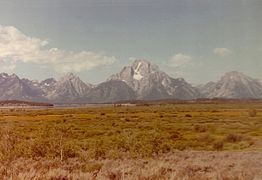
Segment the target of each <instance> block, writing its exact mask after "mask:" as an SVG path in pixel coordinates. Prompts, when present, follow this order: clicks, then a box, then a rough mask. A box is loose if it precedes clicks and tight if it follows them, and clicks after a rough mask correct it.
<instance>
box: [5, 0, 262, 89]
mask: <svg viewBox="0 0 262 180" xmlns="http://www.w3.org/2000/svg"><path fill="white" fill-rule="evenodd" d="M0 25H2V26H3V27H8V26H14V27H15V28H16V29H17V30H19V32H21V33H23V34H24V35H26V36H27V37H35V38H38V39H41V40H47V41H48V42H49V43H48V45H46V46H44V47H42V48H43V49H51V48H58V49H60V50H61V51H63V52H64V51H66V52H69V51H74V52H75V53H78V52H81V51H86V52H89V51H90V52H95V53H102V54H103V55H104V56H106V57H105V58H107V59H106V62H108V61H110V60H112V58H113V59H114V61H112V62H111V61H110V62H111V63H100V64H99V65H96V66H94V67H92V68H90V66H89V64H88V63H90V62H92V61H99V60H100V59H101V58H100V59H99V58H97V59H92V57H93V55H92V56H88V58H90V59H89V60H87V61H86V62H82V61H83V60H81V62H82V63H85V65H86V66H87V68H83V69H81V68H79V67H78V66H77V65H76V63H78V59H77V60H74V58H72V56H70V57H69V58H68V59H70V58H72V61H75V62H74V63H75V64H74V65H75V66H76V68H75V69H73V70H75V73H76V74H78V75H79V76H80V77H81V78H82V79H83V80H85V81H87V82H90V83H99V82H102V81H104V80H105V79H106V78H107V77H108V76H109V75H111V74H113V73H115V72H118V71H120V69H121V68H122V66H124V65H128V64H130V63H131V62H132V61H131V60H130V58H131V59H133V58H139V59H147V60H149V61H152V62H153V63H156V64H157V65H159V66H160V68H161V69H163V70H164V71H166V72H167V73H168V74H170V75H171V76H173V77H180V76H182V77H184V78H185V79H186V80H187V81H189V82H191V83H195V84H198V83H205V82H207V81H210V80H216V79H218V78H219V77H220V76H221V75H222V74H223V73H225V72H227V71H232V70H238V71H241V72H243V73H246V74H248V75H250V76H253V77H255V78H261V79H262V71H261V68H262V63H261V60H262V58H261V57H262V1H261V0H1V1H0ZM0 40H1V39H0ZM16 42H17V41H16ZM9 51H10V50H9ZM0 53H1V51H0ZM2 53H3V52H2ZM65 54H66V55H64V56H68V53H65ZM50 56H51V55H50V54H49V55H48V56H45V57H46V58H49V57H50ZM64 56H63V57H64ZM5 57H6V56H3V57H2V59H3V58H5ZM22 57H24V56H21V58H22ZM34 57H38V56H34ZM8 58H10V57H9V56H8ZM60 59H61V58H60ZM104 60H105V59H104ZM107 60H108V61H107ZM0 61H1V54H0ZM39 61H43V60H39ZM39 61H38V60H37V59H36V60H35V61H33V60H21V61H20V60H17V59H16V60H15V62H13V64H15V68H12V69H10V70H9V71H10V72H15V73H17V74H18V75H20V76H22V77H29V78H34V79H44V78H47V77H50V76H54V77H60V76H61V75H62V74H63V73H65V72H66V71H67V69H68V67H66V68H64V69H66V70H63V71H60V69H59V65H60V64H61V61H62V60H59V63H58V65H57V64H55V65H54V64H52V63H50V62H48V63H39ZM47 61H48V60H47ZM67 61H70V60H67ZM79 62H80V61H79ZM103 62H104V61H103ZM5 63H8V62H7V61H5ZM68 63H69V64H70V65H71V64H72V62H68ZM79 64H80V63H79ZM54 66H55V68H54ZM57 69H59V70H57ZM69 69H70V68H69ZM70 70H71V69H70Z"/></svg>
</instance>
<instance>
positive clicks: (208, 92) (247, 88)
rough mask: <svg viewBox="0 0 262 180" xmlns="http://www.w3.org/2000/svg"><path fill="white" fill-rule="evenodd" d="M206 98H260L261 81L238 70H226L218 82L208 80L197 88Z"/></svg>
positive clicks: (261, 92)
mask: <svg viewBox="0 0 262 180" xmlns="http://www.w3.org/2000/svg"><path fill="white" fill-rule="evenodd" d="M199 91H200V92H202V94H203V96H204V97H206V98H232V99H247V98H252V99H260V98H262V83H261V82H260V81H259V80H256V79H253V78H251V77H248V76H246V75H244V74H242V73H240V72H236V71H233V72H228V73H226V74H225V75H224V76H223V77H222V78H221V79H220V80H219V81H218V82H209V83H207V84H206V85H204V86H201V87H200V88H199Z"/></svg>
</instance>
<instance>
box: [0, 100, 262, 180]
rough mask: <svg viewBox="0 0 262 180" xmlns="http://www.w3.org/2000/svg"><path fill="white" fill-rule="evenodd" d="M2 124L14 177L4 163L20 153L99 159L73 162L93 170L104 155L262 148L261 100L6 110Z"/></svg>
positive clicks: (60, 159) (3, 156)
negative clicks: (235, 102)
mask: <svg viewBox="0 0 262 180" xmlns="http://www.w3.org/2000/svg"><path fill="white" fill-rule="evenodd" d="M0 128H1V130H0V162H1V164H2V165H3V164H4V166H3V167H2V168H0V173H2V175H3V173H4V174H5V173H6V174H5V175H7V176H8V175H10V172H9V173H8V168H7V165H6V163H9V164H12V163H14V162H15V163H17V161H18V160H21V159H23V162H28V161H29V162H30V161H36V162H37V161H39V160H40V159H41V161H43V160H45V161H55V162H57V163H58V164H59V163H62V164H63V163H66V164H67V163H68V162H70V161H72V159H74V162H75V161H77V162H79V163H80V164H81V163H84V164H85V162H90V161H92V162H93V161H95V162H96V163H91V165H90V164H89V165H86V164H85V165H84V166H81V168H80V167H79V166H76V167H77V168H75V169H77V170H79V171H81V172H82V171H83V172H88V173H92V172H97V171H99V170H100V169H101V168H102V166H103V163H102V164H101V162H104V161H106V160H108V161H120V160H123V159H130V160H132V161H135V160H143V159H156V158H159V157H167V156H170V157H172V156H174V155H176V154H177V153H181V152H194V151H197V152H205V151H208V152H209V153H215V154H216V153H218V154H219V153H223V152H226V153H229V152H230V153H231V152H232V153H234V152H242V151H243V152H245V151H254V152H261V151H262V104H255V103H253V104H177V105H171V104H170V105H150V106H134V107H131V106H130V107H128V106H126V107H125V106H122V107H87V108H74V109H73V108H72V109H69V108H64V109H62V108H61V109H56V108H54V109H42V110H41V109H39V110H36V109H35V110H33V109H32V110H30V109H19V108H18V109H1V110H0ZM260 155H261V154H260ZM30 164H31V163H30ZM71 164H74V163H71ZM23 166H24V165H23ZM74 167H75V166H74ZM49 169H50V168H49ZM73 169H74V168H73ZM18 171H19V170H17V171H15V170H14V172H18ZM14 172H13V173H14ZM69 172H71V173H72V172H73V170H72V171H69ZM54 174H55V175H56V174H57V173H54ZM69 174H70V173H69ZM16 175H17V174H16ZM79 177H80V176H79ZM92 177H93V175H92ZM108 177H109V179H112V178H110V177H111V176H109V175H108ZM117 177H118V176H116V177H115V176H113V179H114V178H117ZM120 177H122V176H120ZM18 179H19V178H18ZM26 179H27V178H26ZM40 179H41V178H40ZM58 179H59V178H58ZM68 179H74V178H68ZM76 179H77V178H76ZM80 179H81V178H80ZM84 179H85V178H84ZM102 179H103V178H102ZM120 179H121V178H120ZM124 179H125V178H124ZM138 179H143V178H138ZM149 179H150V178H149ZM151 179H152V178H151ZM156 179H159V178H156ZM160 179H161V178H160ZM168 179H169V178H168Z"/></svg>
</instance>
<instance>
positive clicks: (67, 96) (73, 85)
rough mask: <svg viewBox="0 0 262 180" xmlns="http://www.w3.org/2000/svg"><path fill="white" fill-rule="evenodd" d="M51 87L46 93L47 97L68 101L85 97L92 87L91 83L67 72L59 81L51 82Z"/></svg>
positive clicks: (55, 100) (56, 100)
mask: <svg viewBox="0 0 262 180" xmlns="http://www.w3.org/2000/svg"><path fill="white" fill-rule="evenodd" d="M51 84H52V83H51ZM48 87H50V86H48ZM51 89H52V90H51V91H50V92H49V93H48V94H47V95H46V98H47V99H49V100H50V101H54V102H69V103H70V102H74V101H79V100H81V98H85V97H86V96H87V94H88V93H89V91H90V90H91V89H92V85H90V84H86V83H84V82H83V81H82V80H81V79H80V78H79V77H77V76H75V75H74V74H72V73H68V74H66V75H65V76H64V77H62V78H61V79H60V80H59V81H57V82H55V83H53V87H52V88H51Z"/></svg>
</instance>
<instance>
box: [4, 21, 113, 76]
mask: <svg viewBox="0 0 262 180" xmlns="http://www.w3.org/2000/svg"><path fill="white" fill-rule="evenodd" d="M47 45H48V41H47V40H43V39H39V38H34V37H29V36H26V35H25V34H23V33H22V32H21V31H19V30H18V29H17V28H15V27H13V26H1V25H0V64H2V65H3V67H6V68H8V67H9V68H10V69H14V68H15V65H16V63H17V62H24V63H38V64H44V65H49V66H51V67H52V68H53V69H55V70H56V71H58V72H81V71H88V70H91V69H94V68H96V67H99V66H104V65H110V64H112V63H114V62H115V61H116V58H115V57H114V56H106V55H105V54H104V53H97V52H92V51H82V52H74V51H65V50H61V49H58V48H51V49H47V48H46V46H47Z"/></svg>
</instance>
